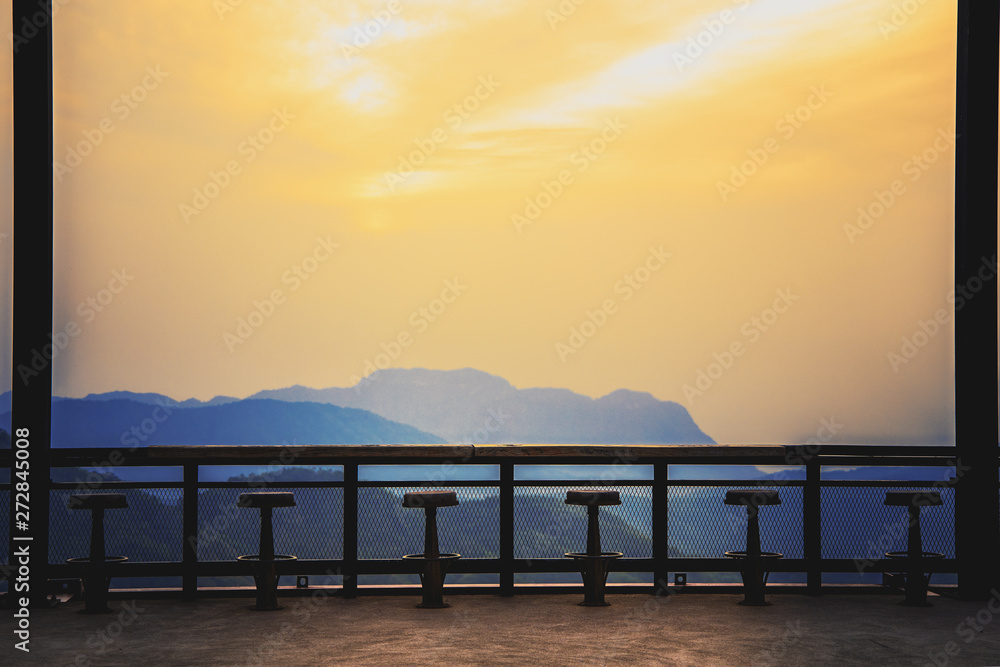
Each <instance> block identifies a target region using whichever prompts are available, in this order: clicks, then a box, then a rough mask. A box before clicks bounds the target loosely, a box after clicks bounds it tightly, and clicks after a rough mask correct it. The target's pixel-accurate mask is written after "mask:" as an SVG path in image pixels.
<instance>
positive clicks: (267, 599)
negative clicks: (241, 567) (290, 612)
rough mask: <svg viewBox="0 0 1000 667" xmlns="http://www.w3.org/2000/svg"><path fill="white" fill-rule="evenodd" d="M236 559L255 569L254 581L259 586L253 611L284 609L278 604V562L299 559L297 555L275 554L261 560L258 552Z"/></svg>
mask: <svg viewBox="0 0 1000 667" xmlns="http://www.w3.org/2000/svg"><path fill="white" fill-rule="evenodd" d="M236 560H238V561H240V562H243V563H249V564H250V566H251V568H252V570H253V581H254V585H255V586H256V588H257V604H255V605H254V606H252V607H250V609H252V610H253V611H278V610H279V609H284V607H282V606H281V605H280V604H278V579H279V578H280V576H281V575H279V574H278V563H290V562H292V561H295V560H298V559H297V558H296V557H295V556H287V555H284V554H275V556H274V559H273V560H261V559H260V556H258V555H257V554H250V555H246V556H237V557H236Z"/></svg>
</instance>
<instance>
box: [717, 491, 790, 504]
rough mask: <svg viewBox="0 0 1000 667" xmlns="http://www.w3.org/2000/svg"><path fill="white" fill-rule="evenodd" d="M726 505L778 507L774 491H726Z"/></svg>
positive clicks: (779, 499)
mask: <svg viewBox="0 0 1000 667" xmlns="http://www.w3.org/2000/svg"><path fill="white" fill-rule="evenodd" d="M725 503H726V505H748V506H753V507H759V506H761V505H780V504H781V498H779V497H778V491H777V490H776V489H730V490H729V491H726V500H725Z"/></svg>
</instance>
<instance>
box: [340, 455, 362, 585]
mask: <svg viewBox="0 0 1000 667" xmlns="http://www.w3.org/2000/svg"><path fill="white" fill-rule="evenodd" d="M341 574H342V575H343V590H344V597H345V598H353V597H357V595H358V464H357V463H345V464H344V567H343V568H342V570H341Z"/></svg>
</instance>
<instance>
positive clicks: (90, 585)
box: [66, 493, 128, 614]
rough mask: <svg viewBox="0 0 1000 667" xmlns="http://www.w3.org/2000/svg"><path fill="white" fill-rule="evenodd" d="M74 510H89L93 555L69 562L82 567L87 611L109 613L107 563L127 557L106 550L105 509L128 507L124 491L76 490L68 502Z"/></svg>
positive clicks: (72, 559) (71, 559)
mask: <svg viewBox="0 0 1000 667" xmlns="http://www.w3.org/2000/svg"><path fill="white" fill-rule="evenodd" d="M67 506H68V507H69V509H71V510H90V516H91V522H90V556H89V557H87V558H68V559H67V560H66V562H67V563H70V564H74V565H81V566H82V567H83V572H84V575H83V600H84V608H83V610H82V611H83V613H85V614H109V613H111V612H112V611H113V610H112V609H111V608H110V607H108V586H109V585H110V584H111V577H110V576H108V565H109V564H112V563H124V562H125V561H127V560H128V558H127V557H125V556H107V555H105V553H104V510H107V509H124V508H126V507H128V503H126V502H125V494H123V493H98V494H88V493H77V494H73V495H71V496H70V497H69V503H68V505H67Z"/></svg>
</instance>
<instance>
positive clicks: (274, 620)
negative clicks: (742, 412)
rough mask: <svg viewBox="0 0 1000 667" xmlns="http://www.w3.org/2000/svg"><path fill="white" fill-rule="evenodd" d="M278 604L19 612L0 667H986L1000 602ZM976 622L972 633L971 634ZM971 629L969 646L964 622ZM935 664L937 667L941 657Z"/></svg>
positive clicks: (721, 599)
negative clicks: (22, 629)
mask: <svg viewBox="0 0 1000 667" xmlns="http://www.w3.org/2000/svg"><path fill="white" fill-rule="evenodd" d="M579 599H580V598H579V597H578V596H577V595H572V594H568V595H518V596H516V597H514V598H501V597H495V596H492V595H467V596H456V595H452V596H446V600H447V601H449V602H450V603H451V605H452V606H451V607H450V608H449V609H439V610H430V609H417V608H416V607H415V606H414V605H415V604H416V603H417V602H418V601H419V598H418V597H416V596H412V597H411V596H406V597H360V598H357V599H353V600H344V599H341V598H338V597H333V596H329V597H327V596H324V595H317V596H316V597H315V598H284V599H283V601H282V602H283V604H285V609H284V610H282V611H277V612H253V611H250V610H248V609H247V606H248V605H249V604H251V603H252V600H250V599H245V598H244V599H237V598H225V599H218V598H216V599H205V600H199V601H197V602H190V603H187V602H182V601H180V600H136V601H128V602H122V601H114V602H112V607H113V608H114V609H116V610H117V613H116V614H109V615H103V616H93V615H84V614H80V613H77V610H78V609H80V608H82V603H77V602H72V603H68V604H64V605H61V606H60V607H58V608H56V609H52V610H40V611H31V644H30V647H31V652H30V654H24V653H22V652H21V651H17V650H14V649H13V643H14V641H15V640H13V639H11V637H12V633H11V631H10V623H11V620H12V619H11V617H10V616H9V614H4V616H3V624H2V625H3V626H4V627H3V631H2V636H3V637H4V640H3V641H4V644H5V645H4V646H3V648H2V649H0V656H2V659H0V663H2V664H4V665H22V664H23V665H46V666H50V665H52V666H60V667H62V666H68V665H76V666H78V667H86V666H87V665H128V666H129V667H135V666H139V667H158V666H160V665H164V666H166V665H169V666H170V667H178V666H187V665H213V666H214V665H282V666H288V667H291V666H295V665H303V666H309V667H315V666H316V665H441V664H448V665H525V664H528V665H531V664H535V665H545V666H548V665H588V666H593V667H597V666H602V665H795V666H799V665H878V666H880V667H883V666H887V665H935V666H936V667H944V665H1000V595H998V599H997V600H994V601H993V602H992V605H993V609H996V610H997V614H996V619H995V620H994V616H995V615H994V612H993V611H991V610H990V607H989V606H988V605H987V603H985V602H964V601H958V600H953V599H948V598H940V597H934V598H932V599H933V602H934V606H933V607H932V608H927V609H914V608H908V607H902V606H900V605H899V604H898V601H899V599H900V598H899V597H894V596H888V595H850V596H848V595H824V596H821V597H815V598H813V597H806V596H801V595H770V596H769V599H770V600H771V601H772V603H773V604H772V606H770V607H741V606H739V605H737V604H736V602H737V600H739V599H741V598H740V596H737V595H716V594H711V595H708V594H690V593H689V594H680V595H672V596H669V597H666V598H663V599H655V598H652V597H651V596H648V595H615V594H612V593H609V594H608V601H609V602H611V603H612V606H610V607H604V608H587V607H580V606H578V605H577V604H576V602H577V601H578V600H579ZM977 615H978V618H979V620H978V621H977V620H975V619H976V617H977ZM967 617H972V618H973V622H974V623H975V624H976V626H977V627H979V628H980V630H979V631H976V630H974V629H972V628H971V627H970V626H969V625H968V622H967V621H966V620H965V619H966V618H967ZM948 652H950V653H951V655H948Z"/></svg>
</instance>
